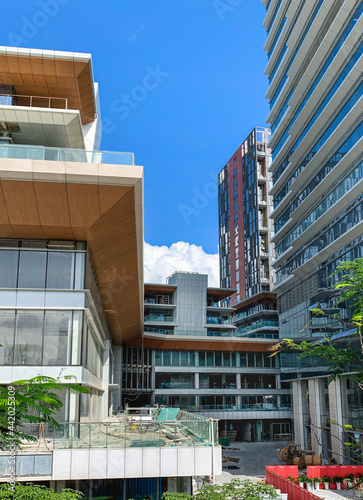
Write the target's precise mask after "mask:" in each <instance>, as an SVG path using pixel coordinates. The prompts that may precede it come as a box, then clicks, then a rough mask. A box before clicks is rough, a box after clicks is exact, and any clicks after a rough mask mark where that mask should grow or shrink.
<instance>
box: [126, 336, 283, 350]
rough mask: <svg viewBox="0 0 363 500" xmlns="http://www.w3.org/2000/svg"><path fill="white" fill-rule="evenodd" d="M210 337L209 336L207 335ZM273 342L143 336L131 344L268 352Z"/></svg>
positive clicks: (157, 347)
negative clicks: (215, 340)
mask: <svg viewBox="0 0 363 500" xmlns="http://www.w3.org/2000/svg"><path fill="white" fill-rule="evenodd" d="M209 338H210V337H209ZM273 344H274V342H273V341H271V340H269V341H268V342H234V341H223V342H213V341H212V342H211V341H210V340H184V339H183V340H179V339H178V340H168V339H165V340H164V339H160V338H150V337H144V338H143V340H142V341H141V340H140V339H139V340H137V341H136V342H134V343H132V344H131V345H132V346H138V347H141V345H143V347H147V348H150V349H165V350H174V351H189V350H191V351H235V352H246V351H248V352H268V351H269V350H270V347H271V345H273Z"/></svg>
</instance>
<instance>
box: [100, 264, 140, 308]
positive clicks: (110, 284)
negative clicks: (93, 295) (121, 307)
mask: <svg viewBox="0 0 363 500" xmlns="http://www.w3.org/2000/svg"><path fill="white" fill-rule="evenodd" d="M120 271H121V272H119V271H118V270H117V269H116V267H114V266H112V267H111V268H110V269H108V270H107V271H106V272H105V278H106V282H107V288H105V289H103V290H101V296H102V299H103V304H104V305H105V307H106V306H107V307H108V306H110V305H112V303H113V295H114V294H117V293H120V292H123V291H124V290H125V289H126V288H127V287H128V285H129V284H130V283H131V282H132V281H134V280H136V276H134V275H130V274H127V271H126V268H125V267H123V268H122V269H121V270H120Z"/></svg>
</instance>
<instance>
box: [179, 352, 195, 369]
mask: <svg viewBox="0 0 363 500" xmlns="http://www.w3.org/2000/svg"><path fill="white" fill-rule="evenodd" d="M192 354H193V353H192ZM180 364H181V366H188V365H189V352H188V351H181V353H180Z"/></svg>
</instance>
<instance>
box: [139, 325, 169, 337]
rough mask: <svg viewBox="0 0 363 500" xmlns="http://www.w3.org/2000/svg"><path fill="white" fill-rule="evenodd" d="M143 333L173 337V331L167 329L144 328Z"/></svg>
mask: <svg viewBox="0 0 363 500" xmlns="http://www.w3.org/2000/svg"><path fill="white" fill-rule="evenodd" d="M144 332H145V333H156V334H157V335H174V330H172V329H167V328H153V327H151V326H144Z"/></svg>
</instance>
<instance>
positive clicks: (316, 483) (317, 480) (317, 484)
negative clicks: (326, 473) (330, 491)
mask: <svg viewBox="0 0 363 500" xmlns="http://www.w3.org/2000/svg"><path fill="white" fill-rule="evenodd" d="M322 482H323V480H322V478H321V477H313V484H314V487H315V489H316V490H318V489H319V488H320V483H322Z"/></svg>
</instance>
